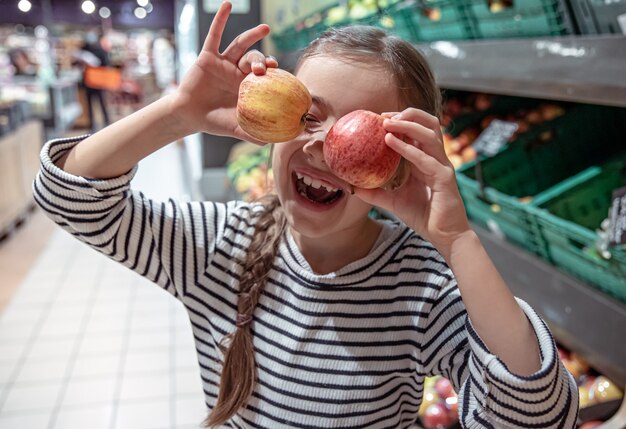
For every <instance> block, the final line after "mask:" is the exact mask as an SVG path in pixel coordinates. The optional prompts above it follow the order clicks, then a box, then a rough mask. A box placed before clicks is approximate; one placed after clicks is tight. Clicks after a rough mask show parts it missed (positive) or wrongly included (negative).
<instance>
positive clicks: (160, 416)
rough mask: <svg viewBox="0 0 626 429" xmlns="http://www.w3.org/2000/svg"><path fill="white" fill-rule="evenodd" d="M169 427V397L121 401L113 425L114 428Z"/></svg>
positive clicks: (145, 428)
mask: <svg viewBox="0 0 626 429" xmlns="http://www.w3.org/2000/svg"><path fill="white" fill-rule="evenodd" d="M169 427H171V424H170V402H169V399H167V400H159V401H154V400H152V401H146V402H130V401H127V402H122V403H120V405H119V408H118V410H117V419H116V421H115V426H114V428H115V429H157V428H158V429H161V428H163V429H164V428H169Z"/></svg>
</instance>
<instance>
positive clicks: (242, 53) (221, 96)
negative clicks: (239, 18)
mask: <svg viewBox="0 0 626 429" xmlns="http://www.w3.org/2000/svg"><path fill="white" fill-rule="evenodd" d="M231 8H232V6H231V4H230V3H229V2H224V3H223V4H222V5H221V7H220V8H219V10H218V11H217V13H216V14H215V18H214V19H213V22H212V23H211V27H210V29H209V34H208V35H207V38H206V40H205V41H204V45H203V46H202V50H201V52H200V54H199V55H198V58H197V59H196V61H195V63H194V64H193V66H192V67H191V68H190V69H189V71H188V72H187V74H186V75H185V77H184V78H183V80H182V81H181V83H180V86H179V88H178V89H177V91H176V94H175V96H174V99H173V106H172V107H173V111H174V114H175V115H176V118H177V121H178V122H179V123H180V124H181V126H183V127H184V128H185V130H186V131H187V132H188V133H193V132H198V131H203V132H206V133H210V134H215V135H225V136H231V137H237V138H240V139H244V140H248V141H252V142H256V143H260V142H257V141H256V140H255V139H254V138H252V137H250V136H249V135H248V134H247V133H245V132H244V131H243V130H242V129H241V128H239V126H238V125H237V118H236V107H237V93H238V91H239V84H240V83H241V81H242V80H243V78H244V77H245V76H246V75H247V74H249V73H250V72H253V73H255V74H258V75H261V74H264V73H265V70H266V68H267V67H278V63H277V61H276V59H274V58H272V57H266V56H265V55H263V54H262V53H261V52H259V51H256V50H252V51H249V49H250V48H251V47H252V45H254V44H255V43H256V42H258V41H259V40H261V39H263V38H264V37H265V36H267V34H268V33H269V31H270V29H269V27H268V26H267V25H265V24H261V25H258V26H256V27H254V28H252V29H250V30H247V31H245V32H244V33H242V34H240V35H239V36H237V37H236V38H235V40H233V42H232V43H231V44H230V45H228V47H227V48H226V49H225V50H224V52H222V53H220V52H219V46H220V42H221V40H222V34H223V33H224V28H225V27H226V23H227V21H228V16H229V15H230V11H231Z"/></svg>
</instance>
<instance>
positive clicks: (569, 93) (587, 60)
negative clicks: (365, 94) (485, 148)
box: [279, 35, 626, 107]
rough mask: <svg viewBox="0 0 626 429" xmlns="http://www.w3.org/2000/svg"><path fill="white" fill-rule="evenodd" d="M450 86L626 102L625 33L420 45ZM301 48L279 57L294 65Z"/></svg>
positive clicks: (286, 64)
mask: <svg viewBox="0 0 626 429" xmlns="http://www.w3.org/2000/svg"><path fill="white" fill-rule="evenodd" d="M416 46H417V47H418V48H419V49H420V51H422V52H423V53H424V55H425V56H426V57H427V58H428V61H429V63H430V64H431V66H432V67H433V69H434V70H435V74H436V77H437V82H438V83H439V86H440V87H442V88H446V89H457V90H463V91H477V92H487V93H494V94H502V95H512V96H521V97H531V98H543V99H551V100H562V101H575V102H581V103H592V104H601V105H608V106H619V107H626V73H624V70H626V37H624V36H613V35H610V36H609V35H601V36H571V37H547V38H529V39H502V40H475V41H459V42H445V41H441V42H433V43H428V44H418V45H416ZM299 55H300V52H290V53H286V54H283V55H281V56H280V57H279V62H280V64H281V67H283V68H285V69H287V70H293V68H294V66H295V64H296V61H297V59H298V57H299Z"/></svg>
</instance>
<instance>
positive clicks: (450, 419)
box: [417, 376, 459, 429]
mask: <svg viewBox="0 0 626 429" xmlns="http://www.w3.org/2000/svg"><path fill="white" fill-rule="evenodd" d="M417 414H418V416H419V421H420V422H421V424H422V426H423V427H424V429H445V428H451V427H454V426H458V421H459V417H458V416H459V406H458V398H457V394H456V392H455V391H454V388H453V387H452V383H451V382H450V380H448V379H447V378H445V377H440V376H436V377H426V378H425V380H424V395H423V397H422V405H420V408H419V411H418V412H417Z"/></svg>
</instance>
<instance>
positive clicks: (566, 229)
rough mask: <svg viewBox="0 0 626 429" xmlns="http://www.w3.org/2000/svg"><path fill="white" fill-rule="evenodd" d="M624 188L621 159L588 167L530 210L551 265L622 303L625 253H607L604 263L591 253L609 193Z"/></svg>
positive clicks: (624, 162)
mask: <svg viewBox="0 0 626 429" xmlns="http://www.w3.org/2000/svg"><path fill="white" fill-rule="evenodd" d="M623 186H626V156H622V157H621V158H619V159H617V160H615V161H612V162H609V163H607V164H605V165H603V166H601V167H598V166H594V167H590V168H588V169H587V170H585V171H583V172H581V173H579V174H578V175H575V176H574V177H572V178H570V179H568V180H566V181H564V182H563V183H561V184H559V185H557V186H555V187H554V188H552V189H551V190H550V191H548V192H545V193H544V195H543V197H542V198H541V200H540V201H537V207H534V208H530V211H531V212H532V213H533V214H534V217H535V219H536V220H537V223H538V226H539V230H540V233H541V234H542V236H543V237H544V240H545V243H546V245H547V258H548V260H549V261H550V262H552V263H553V264H554V265H556V266H558V267H560V268H562V269H564V270H565V271H567V272H569V273H571V274H574V275H575V276H577V277H579V278H581V279H583V280H585V281H586V282H588V283H590V284H592V285H595V286H596V287H598V288H599V289H601V290H603V291H605V292H607V293H609V294H611V295H613V296H615V297H617V298H618V299H620V300H622V301H624V302H626V248H625V247H624V246H616V247H613V248H611V250H610V253H611V258H610V259H605V258H603V257H602V256H601V255H600V252H598V251H597V249H596V241H597V239H598V235H597V233H596V230H597V229H598V228H600V224H601V223H602V221H603V220H604V219H605V218H607V216H608V212H609V207H610V205H611V195H612V192H613V191H614V190H615V189H617V188H620V187H623Z"/></svg>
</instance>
